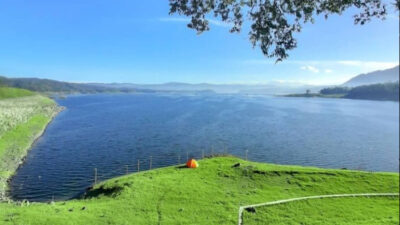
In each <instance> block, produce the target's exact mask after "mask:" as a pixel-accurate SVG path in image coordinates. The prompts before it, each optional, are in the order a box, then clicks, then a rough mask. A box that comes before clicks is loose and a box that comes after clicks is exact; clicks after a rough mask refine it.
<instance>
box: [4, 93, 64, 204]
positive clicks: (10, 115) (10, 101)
mask: <svg viewBox="0 0 400 225" xmlns="http://www.w3.org/2000/svg"><path fill="white" fill-rule="evenodd" d="M0 90H1V92H0V93H1V95H0V97H2V98H3V99H1V100H0V199H2V198H5V191H6V188H7V182H6V181H7V179H8V178H9V177H10V176H11V175H12V174H13V173H14V172H15V170H16V169H17V168H18V166H19V164H20V162H21V160H22V159H23V158H24V157H25V155H26V153H27V151H28V149H29V148H30V146H31V144H32V143H33V142H34V141H35V140H36V138H37V137H39V136H40V135H41V133H42V132H43V130H44V129H45V127H46V125H47V124H48V123H49V122H50V121H51V119H52V117H53V116H54V115H55V114H56V113H57V112H58V110H59V108H58V107H57V105H56V103H55V102H54V101H53V100H51V99H49V98H46V97H44V96H41V95H37V94H35V93H33V92H30V91H26V90H22V89H15V88H4V87H2V88H0ZM20 96H23V97H20ZM5 97H7V98H5Z"/></svg>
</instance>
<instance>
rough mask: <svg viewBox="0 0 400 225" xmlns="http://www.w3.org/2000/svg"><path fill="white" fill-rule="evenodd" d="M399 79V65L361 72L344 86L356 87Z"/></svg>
mask: <svg viewBox="0 0 400 225" xmlns="http://www.w3.org/2000/svg"><path fill="white" fill-rule="evenodd" d="M398 81H399V66H396V67H393V68H390V69H386V70H377V71H374V72H370V73H365V74H360V75H358V76H355V77H353V78H351V79H350V80H349V81H347V82H346V83H344V84H343V85H342V86H347V87H355V86H361V85H369V84H377V83H390V82H398Z"/></svg>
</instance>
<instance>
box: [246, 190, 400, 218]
mask: <svg viewBox="0 0 400 225" xmlns="http://www.w3.org/2000/svg"><path fill="white" fill-rule="evenodd" d="M379 196H393V197H394V196H399V193H363V194H334V195H316V196H308V197H300V198H290V199H284V200H278V201H273V202H264V203H259V204H254V205H246V206H240V207H239V223H238V224H239V225H243V211H244V210H245V209H248V208H256V207H260V206H271V205H278V204H283V203H288V202H294V201H301V200H307V199H316V198H342V197H379Z"/></svg>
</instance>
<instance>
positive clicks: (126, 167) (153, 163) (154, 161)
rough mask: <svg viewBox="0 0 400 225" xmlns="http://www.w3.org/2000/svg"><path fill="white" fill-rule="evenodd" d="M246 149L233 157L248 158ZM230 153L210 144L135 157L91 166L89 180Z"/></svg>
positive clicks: (108, 177) (103, 179)
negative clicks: (115, 162)
mask: <svg viewBox="0 0 400 225" xmlns="http://www.w3.org/2000/svg"><path fill="white" fill-rule="evenodd" d="M235 152H237V151H235ZM248 152H249V151H248V150H247V149H246V150H243V154H242V155H237V154H235V157H239V158H242V159H245V160H248ZM223 155H231V154H230V152H229V150H228V148H227V147H224V148H222V149H221V148H219V149H216V148H214V147H213V146H211V148H210V149H208V150H206V149H203V150H198V151H180V152H174V153H165V154H163V155H149V156H147V157H142V158H140V159H135V160H133V161H132V162H130V163H126V164H121V165H119V166H117V167H115V166H114V167H113V168H110V167H108V168H101V167H96V166H95V167H93V175H92V178H90V179H89V182H90V183H91V184H92V185H96V184H98V183H100V182H102V181H105V180H107V179H110V178H113V177H118V176H122V175H127V174H131V173H138V172H142V171H147V170H151V169H157V168H161V167H166V166H173V165H182V164H185V163H186V162H187V161H188V160H189V159H204V158H210V157H215V156H223Z"/></svg>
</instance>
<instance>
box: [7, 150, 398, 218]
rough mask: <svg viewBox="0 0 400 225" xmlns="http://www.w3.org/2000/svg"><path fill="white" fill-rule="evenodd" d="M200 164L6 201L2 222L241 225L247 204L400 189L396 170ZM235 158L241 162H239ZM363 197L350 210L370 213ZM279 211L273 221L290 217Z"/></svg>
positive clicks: (226, 160) (335, 205) (224, 161)
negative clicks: (49, 199) (54, 198)
mask: <svg viewBox="0 0 400 225" xmlns="http://www.w3.org/2000/svg"><path fill="white" fill-rule="evenodd" d="M199 163H200V167H199V168H197V169H187V168H184V167H182V166H173V167H167V168H161V169H156V170H150V171H145V172H140V173H136V174H130V175H126V176H122V177H117V178H114V179H111V180H107V181H105V182H103V183H100V184H97V185H96V186H95V187H94V189H92V190H91V191H89V192H88V193H87V195H86V198H85V199H79V200H71V201H65V202H56V203H54V204H44V203H31V204H29V205H27V204H22V206H21V203H10V204H7V203H0V224H1V223H2V224H40V225H42V224H43V225H45V224H237V222H238V221H237V219H238V209H239V206H243V205H248V204H255V203H261V202H267V201H274V200H280V199H287V198H294V197H302V196H312V195H323V194H337V193H374V192H375V193H377V192H398V191H399V186H398V182H399V175H398V174H397V173H370V172H357V171H348V170H328V169H318V168H310V167H300V166H281V165H271V164H264V163H255V162H248V161H243V160H241V159H238V158H234V157H217V158H210V159H204V160H200V161H199ZM236 163H240V166H238V167H233V165H234V164H236ZM350 200H351V199H350ZM350 200H343V201H350ZM324 201H325V200H324ZM356 201H357V202H354V203H351V204H352V205H349V206H348V207H347V209H348V210H349V209H352V208H353V207H352V206H354V207H355V208H354V211H355V212H358V213H359V214H364V213H363V212H364V211H363V210H364V208H361V209H360V208H357V206H358V205H359V204H358V203H360V202H359V201H360V200H356ZM394 201H398V199H396V200H392V199H389V198H387V199H383V198H382V201H381V203H382V205H384V206H385V208H384V209H385V210H386V209H388V210H389V211H388V212H387V213H386V212H385V213H382V214H379V215H377V216H376V215H369V214H368V213H365V214H364V217H365V218H366V220H365V221H368V220H375V218H378V217H379V218H380V216H382V218H383V219H385V218H388V217H390V216H392V217H393V218H394V217H396V218H397V217H398V206H397V205H396V204H393V202H394ZM326 202H327V203H326V204H323V205H324V207H326V209H330V210H334V209H338V210H342V209H341V206H342V203H343V202H341V201H340V200H339V201H334V200H328V201H326ZM320 205H321V204H320ZM377 207H380V205H378V206H377ZM309 208H312V206H310V207H309ZM358 210H359V211H358ZM313 212H315V210H314V211H313ZM339 212H340V211H339ZM396 212H397V214H396ZM276 213H277V214H276V215H275V217H272V218H273V219H276V218H278V217H279V218H280V217H282V219H285V216H289V217H290V215H286V214H284V215H282V212H281V211H277V212H276ZM260 214H261V213H260ZM257 215H258V214H257ZM262 215H263V214H261V216H260V218H259V219H263V217H262ZM326 215H327V216H330V215H332V216H333V215H334V213H333V212H332V213H330V214H326ZM246 217H247V215H246ZM314 218H315V220H314V219H312V218H311V222H310V223H309V224H313V222H315V221H317V220H318V219H319V217H318V215H316V217H314ZM266 219H268V218H266ZM334 219H335V218H332V220H331V221H334ZM264 222H265V223H267V222H269V221H266V220H264ZM265 223H264V224H265ZM307 224H308V223H307ZM325 224H329V223H325ZM332 224H342V223H332ZM343 224H346V223H343Z"/></svg>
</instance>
